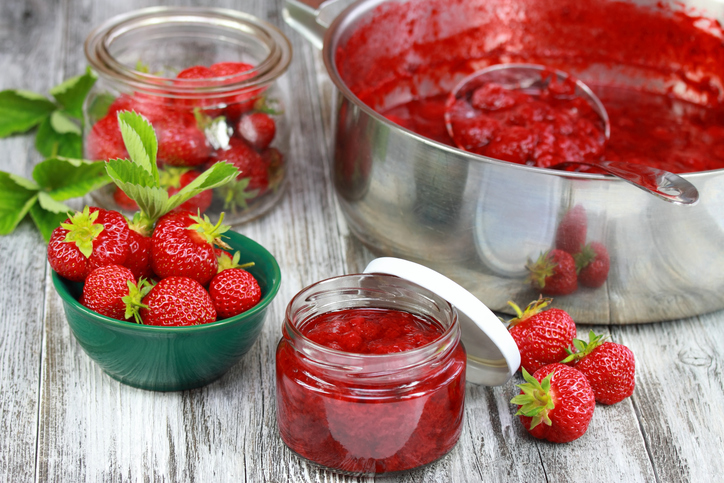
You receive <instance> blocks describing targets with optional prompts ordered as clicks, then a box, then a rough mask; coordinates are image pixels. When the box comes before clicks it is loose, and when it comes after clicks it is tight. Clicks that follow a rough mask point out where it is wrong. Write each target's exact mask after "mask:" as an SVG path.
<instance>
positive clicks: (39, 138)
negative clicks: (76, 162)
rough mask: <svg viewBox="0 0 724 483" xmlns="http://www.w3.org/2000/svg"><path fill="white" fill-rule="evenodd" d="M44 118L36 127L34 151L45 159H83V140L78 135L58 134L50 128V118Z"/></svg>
mask: <svg viewBox="0 0 724 483" xmlns="http://www.w3.org/2000/svg"><path fill="white" fill-rule="evenodd" d="M58 112H59V111H55V112H54V113H53V114H51V116H50V117H47V118H45V119H44V120H43V121H42V122H41V123H40V126H39V127H38V133H37V134H36V136H35V149H37V150H38V152H39V153H40V154H42V155H43V156H45V157H48V158H49V157H52V156H67V157H69V158H81V157H83V139H82V138H81V136H80V134H75V133H71V132H69V133H60V132H58V131H56V130H55V129H54V128H53V127H52V121H51V119H52V117H53V115H54V114H55V113H58Z"/></svg>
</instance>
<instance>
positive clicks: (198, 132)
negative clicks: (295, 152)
mask: <svg viewBox="0 0 724 483" xmlns="http://www.w3.org/2000/svg"><path fill="white" fill-rule="evenodd" d="M254 75H255V74H254V67H253V66H252V65H250V64H246V63H241V62H222V63H217V64H213V65H212V66H210V67H205V66H193V67H190V68H188V69H185V70H183V71H181V72H180V73H179V74H178V75H177V81H176V82H178V83H179V85H180V86H185V85H187V84H188V85H189V86H190V87H208V86H215V85H217V84H218V83H219V82H222V81H219V80H218V79H223V83H235V82H242V81H244V80H245V79H248V78H251V77H253V76H254ZM203 79H209V80H208V82H203ZM215 79H216V80H215ZM121 111H135V112H137V113H138V114H141V115H143V116H144V117H145V118H146V119H148V121H149V122H150V123H151V124H153V126H154V129H155V131H156V135H157V137H158V160H159V162H160V163H162V164H163V165H165V166H166V167H176V168H182V170H178V169H177V170H176V171H175V172H172V175H173V176H175V177H172V178H171V179H169V180H167V181H166V182H165V183H164V186H163V187H164V188H166V189H167V190H168V191H169V193H170V194H173V190H174V189H176V190H178V189H179V188H182V187H183V186H185V184H188V183H189V182H190V181H192V180H193V179H194V178H195V177H197V176H198V175H199V171H198V170H199V169H201V170H203V169H206V168H208V167H209V166H211V165H213V164H214V163H216V162H218V161H220V160H225V161H227V162H229V163H231V164H233V165H235V166H236V167H237V168H238V169H239V172H240V174H239V176H238V178H237V183H236V185H235V186H233V187H232V186H228V187H225V188H226V191H224V192H223V193H220V195H219V196H220V197H221V198H222V199H221V201H222V202H223V203H224V209H227V210H228V209H231V210H233V211H235V210H236V209H237V208H240V209H245V208H247V203H248V202H250V201H251V200H254V199H257V198H259V197H261V196H263V195H264V194H265V193H267V192H268V191H269V190H275V189H276V188H277V187H278V185H279V184H280V183H281V180H282V178H283V164H284V159H283V155H282V153H281V152H280V151H279V150H278V149H276V148H275V147H272V146H271V144H272V142H273V141H274V138H275V136H276V132H277V125H276V121H275V120H274V117H273V115H274V114H278V113H277V112H276V111H275V110H274V109H273V108H272V107H270V101H269V100H268V99H267V98H266V97H265V96H264V92H263V89H253V90H248V89H247V90H246V91H244V92H243V93H238V94H233V95H228V96H226V97H222V98H208V97H203V96H202V94H199V97H198V98H173V97H162V96H153V95H150V94H141V93H135V94H122V95H120V96H119V97H117V98H116V99H115V100H114V101H113V102H112V103H111V104H110V106H109V108H108V111H107V113H106V114H105V116H104V117H102V118H101V119H99V120H98V122H96V123H95V124H94V125H93V127H92V128H91V130H90V132H89V133H88V136H87V137H86V142H85V150H86V157H88V158H89V159H94V160H104V161H105V160H109V159H125V158H127V157H128V153H127V151H126V148H125V145H124V143H123V138H122V137H121V132H120V130H119V126H118V117H117V114H118V113H119V112H121ZM184 173H185V174H184ZM182 175H183V176H182ZM184 176H185V178H184ZM114 199H115V201H116V203H118V205H119V207H120V208H122V209H124V210H128V211H132V210H134V209H136V208H135V205H134V203H133V201H132V200H130V199H129V198H128V197H126V196H125V194H124V193H123V191H121V190H120V188H116V191H115V193H114ZM211 201H212V193H210V192H209V193H202V194H201V195H199V197H198V198H197V199H195V200H189V204H188V205H187V206H186V208H187V209H189V210H191V211H194V212H196V211H197V210H198V211H201V212H203V211H204V210H206V209H207V208H208V207H209V205H210V204H211Z"/></svg>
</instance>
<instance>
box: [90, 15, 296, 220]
mask: <svg viewBox="0 0 724 483" xmlns="http://www.w3.org/2000/svg"><path fill="white" fill-rule="evenodd" d="M85 53H86V57H87V59H88V62H89V63H90V65H91V67H92V68H93V70H94V71H95V72H97V73H98V81H97V82H96V84H95V85H94V86H93V88H92V89H91V91H90V93H89V95H88V98H87V100H86V103H85V112H84V115H85V132H84V151H85V157H86V158H88V159H92V160H108V159H115V158H128V157H129V153H128V152H127V151H126V148H125V146H124V143H123V138H122V136H121V131H120V126H119V122H118V117H117V115H118V113H119V112H121V111H135V112H137V113H139V114H141V115H143V116H144V117H145V118H146V119H147V120H148V121H149V122H150V123H151V124H152V125H153V128H154V131H155V132H156V137H157V139H158V149H157V164H158V166H159V171H160V180H159V181H160V185H161V187H162V188H163V189H165V191H166V192H167V193H168V195H169V196H172V195H174V194H175V193H178V192H179V191H180V190H183V188H184V187H185V186H187V185H189V184H190V183H192V182H194V180H196V179H197V178H198V177H199V176H200V175H201V173H202V172H203V171H204V170H205V169H207V168H209V167H210V166H212V165H213V164H214V163H217V162H221V161H226V162H227V163H230V164H232V165H233V166H235V167H236V168H237V169H238V171H239V174H238V176H237V177H236V179H235V180H233V181H231V182H229V183H227V184H225V185H223V186H221V187H218V188H216V189H214V190H213V192H212V191H202V192H201V193H200V194H198V195H196V196H194V197H192V198H191V199H189V200H188V201H186V202H185V203H184V205H183V209H186V210H189V211H193V212H199V211H200V212H202V213H204V212H206V214H208V215H209V216H210V217H211V218H212V219H213V218H214V217H216V218H217V219H218V214H219V213H220V212H222V211H223V212H225V213H226V218H225V221H226V222H227V223H231V224H234V223H241V222H244V221H248V220H250V219H252V218H256V217H258V216H260V215H262V214H263V213H265V212H267V211H268V210H269V209H271V208H272V207H273V206H274V205H275V203H276V202H277V201H279V199H280V198H281V196H282V193H283V189H284V186H285V184H286V157H287V153H288V152H289V126H288V124H289V123H288V115H287V111H286V108H285V106H286V104H287V91H288V89H287V88H285V87H283V84H284V82H285V79H284V76H283V74H284V73H285V72H286V70H287V67H288V66H289V62H290V60H291V46H290V44H289V41H288V40H287V38H286V37H285V36H284V34H282V33H281V31H279V30H278V29H277V28H276V27H274V26H273V25H271V24H269V23H267V22H264V21H262V20H260V19H257V18H255V17H253V16H251V15H248V14H245V13H242V12H238V11H234V10H225V9H215V8H190V7H188V8H187V7H170V8H152V9H142V10H137V11H133V12H130V13H127V14H123V15H119V16H117V17H113V18H111V19H109V20H107V21H106V22H105V23H103V24H102V25H100V26H99V27H97V28H96V29H95V30H94V31H93V32H91V33H90V35H89V36H88V38H87V40H86V43H85ZM197 183H198V181H197ZM94 197H95V199H94V202H95V204H97V205H100V206H103V207H106V208H110V209H114V210H119V211H125V212H126V213H129V212H133V211H135V210H136V209H137V206H136V204H135V202H134V201H133V200H131V199H130V198H129V197H128V196H126V195H125V193H124V192H123V191H121V190H120V189H118V188H116V187H115V186H110V187H107V188H105V189H104V190H97V191H95V192H94Z"/></svg>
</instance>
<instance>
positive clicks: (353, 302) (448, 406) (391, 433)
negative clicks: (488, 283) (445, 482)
mask: <svg viewBox="0 0 724 483" xmlns="http://www.w3.org/2000/svg"><path fill="white" fill-rule="evenodd" d="M332 301H333V303H331V302H332ZM325 310H327V311H325ZM465 367H466V357H465V350H464V348H463V346H462V344H461V342H460V330H459V326H458V321H457V316H456V315H455V312H454V311H453V310H452V308H451V307H450V305H449V304H448V303H447V302H445V301H444V300H442V299H440V298H439V297H438V296H437V295H435V294H433V293H431V292H428V291H426V290H425V289H423V288H422V287H419V286H417V285H416V284H413V283H412V282H408V281H406V280H404V279H400V278H397V277H393V276H388V275H380V274H372V275H370V274H367V275H348V276H343V277H337V278H333V279H329V280H325V281H323V282H320V283H318V284H315V285H312V286H310V287H308V288H306V289H305V290H303V291H302V292H300V293H299V294H298V295H297V296H296V297H295V298H294V299H293V300H292V301H291V302H290V304H289V307H288V308H287V317H286V320H285V323H284V327H283V337H282V339H281V341H280V342H279V346H278V348H277V360H276V370H277V376H276V379H277V422H278V425H279V432H280V434H281V437H282V439H283V440H284V442H285V443H286V444H287V446H289V448H290V449H292V450H293V451H294V452H296V453H297V454H298V455H300V456H302V457H304V458H306V459H308V460H310V461H312V462H314V463H317V464H320V465H323V466H325V467H328V468H331V469H334V470H337V471H341V472H345V473H353V474H380V473H390V472H397V471H403V470H409V469H412V468H416V467H419V466H422V465H426V464H428V463H431V462H432V461H435V460H437V459H438V458H440V457H442V456H443V455H445V454H446V453H447V452H448V451H450V449H452V447H453V446H454V445H455V443H456V442H457V440H458V438H459V437H460V432H461V430H462V419H463V407H464V406H463V402H464V397H465Z"/></svg>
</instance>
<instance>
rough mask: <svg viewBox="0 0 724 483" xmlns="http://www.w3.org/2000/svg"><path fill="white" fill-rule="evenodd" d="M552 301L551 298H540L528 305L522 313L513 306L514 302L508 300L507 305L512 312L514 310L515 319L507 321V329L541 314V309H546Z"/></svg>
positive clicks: (516, 306)
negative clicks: (511, 308)
mask: <svg viewBox="0 0 724 483" xmlns="http://www.w3.org/2000/svg"><path fill="white" fill-rule="evenodd" d="M552 301H553V299H551V298H543V296H540V297H538V298H537V299H536V300H534V301H532V302H531V303H529V304H528V306H527V307H526V308H525V311H522V310H520V307H518V305H517V304H515V302H512V301H510V300H509V301H508V305H510V306H511V307H513V310H515V313H516V315H517V317H514V318H512V319H510V320H509V321H508V329H511V328H513V327H515V326H516V325H518V324H520V323H521V322H523V321H524V320H526V319H529V318H530V317H533V316H534V315H536V314H539V313H541V312H542V311H543V309H544V308H546V307H548V305H550V303H551V302H552Z"/></svg>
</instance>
